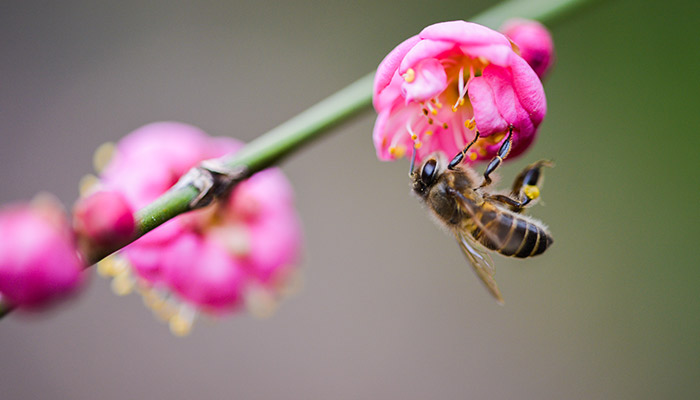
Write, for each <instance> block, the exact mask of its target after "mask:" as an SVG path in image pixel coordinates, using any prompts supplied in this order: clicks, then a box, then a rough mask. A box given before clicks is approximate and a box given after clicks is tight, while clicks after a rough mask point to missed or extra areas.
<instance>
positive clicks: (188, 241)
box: [98, 122, 301, 335]
mask: <svg viewBox="0 0 700 400" xmlns="http://www.w3.org/2000/svg"><path fill="white" fill-rule="evenodd" d="M240 147H241V143H240V142H238V141H236V140H234V139H231V138H223V137H222V138H212V137H209V136H207V135H206V134H205V133H204V132H202V131H201V130H199V129H197V128H195V127H193V126H190V125H185V124H181V123H174V122H161V123H154V124H150V125H146V126H144V127H142V128H139V129H137V130H136V131H134V132H132V133H131V134H129V135H128V136H126V137H125V138H124V139H123V140H122V141H121V142H119V143H118V144H117V145H116V148H115V151H114V154H113V158H112V159H111V161H110V162H109V163H108V164H107V165H106V166H105V168H104V170H103V171H102V173H101V176H100V183H99V187H100V189H101V190H109V191H116V192H119V193H121V194H122V195H123V196H124V198H125V199H126V200H127V202H128V203H129V205H130V206H131V207H132V208H133V209H139V208H141V207H143V206H145V205H147V204H149V203H150V202H152V201H153V200H155V199H156V198H157V197H158V196H160V195H161V194H162V193H163V192H165V191H166V190H167V189H169V188H170V187H171V186H172V185H173V184H174V183H175V182H176V181H177V180H178V179H179V177H180V176H181V175H183V174H184V173H185V172H187V171H188V170H189V169H190V168H191V167H193V166H195V165H196V164H198V163H199V162H201V161H202V160H205V159H211V158H216V157H220V156H223V155H225V154H229V153H232V152H235V151H236V150H238V149H239V148H240ZM300 249H301V228H300V222H299V219H298V216H297V214H296V210H295V208H294V196H293V192H292V188H291V185H290V184H289V183H288V181H287V180H286V178H285V177H284V175H283V174H282V172H281V171H280V170H279V169H276V168H272V169H267V170H264V171H261V172H258V173H256V174H254V175H253V176H251V177H250V178H249V179H247V180H245V181H243V182H241V183H239V184H238V185H237V186H236V187H235V188H234V189H233V191H232V193H231V194H230V195H229V196H228V197H226V198H225V199H223V200H220V201H219V202H218V203H216V204H214V205H213V206H210V207H207V208H204V209H200V210H196V211H193V212H190V213H187V214H185V215H181V216H179V217H177V218H174V219H172V220H170V221H168V222H166V223H164V224H163V225H161V226H160V227H158V228H156V229H155V230H154V231H152V232H149V233H148V234H147V235H145V236H143V237H142V238H140V239H138V240H137V241H135V242H134V243H132V244H130V245H129V246H127V247H126V248H124V249H123V250H122V251H121V252H120V253H119V255H118V256H117V257H110V258H109V259H107V260H106V261H103V262H101V263H100V264H98V271H99V272H100V273H101V274H103V275H108V276H110V277H112V278H113V280H112V287H113V289H114V291H115V292H117V293H118V294H126V293H128V292H130V291H132V289H136V290H138V292H139V293H141V294H142V295H143V298H144V302H145V303H146V305H147V306H149V307H150V308H151V309H152V310H153V311H154V312H155V313H156V315H157V316H159V317H160V318H162V319H164V320H166V321H168V322H169V324H170V328H171V331H172V332H173V333H175V334H178V335H182V334H186V333H188V332H189V330H190V328H191V325H192V322H193V320H194V318H195V316H196V315H197V314H199V313H206V314H209V315H221V314H227V313H231V312H234V311H236V310H238V309H239V308H240V307H241V306H243V305H246V306H248V308H249V309H251V310H253V311H255V310H258V311H260V310H262V311H261V312H259V313H258V314H267V313H269V309H270V308H271V307H273V306H275V305H276V303H277V301H278V300H279V299H280V298H281V297H283V294H284V293H285V291H286V289H287V288H288V287H289V286H290V285H291V283H293V282H292V281H293V278H294V277H295V272H296V266H297V265H298V262H299V258H300V253H301V250H300Z"/></svg>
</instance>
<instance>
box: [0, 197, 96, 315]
mask: <svg viewBox="0 0 700 400" xmlns="http://www.w3.org/2000/svg"><path fill="white" fill-rule="evenodd" d="M0 238H2V239H1V240H0V293H2V297H3V298H6V299H7V300H8V301H9V302H10V303H11V304H12V305H13V306H16V307H19V308H26V309H37V308H40V307H43V306H47V305H49V304H50V303H51V302H53V301H55V300H58V299H60V298H63V297H65V296H66V295H68V294H70V293H72V292H73V291H74V290H75V289H76V288H77V287H78V286H79V284H80V283H81V282H82V279H81V271H82V270H83V268H84V265H83V263H82V262H81V261H80V259H79V258H78V253H77V250H76V246H75V242H74V240H73V234H72V231H71V229H70V225H69V223H68V219H67V218H66V216H65V213H64V212H63V209H62V207H61V205H60V203H59V202H58V200H57V199H55V198H54V197H53V196H51V195H39V196H37V197H36V198H35V199H34V201H33V202H32V203H31V204H17V205H13V206H8V207H6V208H5V209H3V210H2V211H0Z"/></svg>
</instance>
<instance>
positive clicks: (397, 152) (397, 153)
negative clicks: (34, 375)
mask: <svg viewBox="0 0 700 400" xmlns="http://www.w3.org/2000/svg"><path fill="white" fill-rule="evenodd" d="M389 154H391V155H392V156H394V157H396V158H401V157H403V156H404V154H406V149H405V148H404V147H403V146H391V147H389Z"/></svg>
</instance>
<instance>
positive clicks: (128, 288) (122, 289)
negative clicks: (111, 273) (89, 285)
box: [111, 271, 134, 296]
mask: <svg viewBox="0 0 700 400" xmlns="http://www.w3.org/2000/svg"><path fill="white" fill-rule="evenodd" d="M111 287H112V292H114V294H116V295H117V296H126V295H127V294H129V293H131V292H132V291H133V290H134V278H132V277H131V274H129V273H128V272H127V271H125V272H122V273H120V274H119V275H117V276H116V277H114V279H112V284H111Z"/></svg>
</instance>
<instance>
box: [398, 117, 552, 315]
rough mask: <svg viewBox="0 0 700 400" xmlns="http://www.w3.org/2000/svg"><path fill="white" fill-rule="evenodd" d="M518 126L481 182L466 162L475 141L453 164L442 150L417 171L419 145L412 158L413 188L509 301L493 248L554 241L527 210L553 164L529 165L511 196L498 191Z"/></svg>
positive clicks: (508, 252)
mask: <svg viewBox="0 0 700 400" xmlns="http://www.w3.org/2000/svg"><path fill="white" fill-rule="evenodd" d="M512 135H513V128H512V127H510V129H509V133H508V137H507V138H506V140H505V142H504V143H503V145H502V146H501V147H500V149H499V151H498V153H497V156H496V157H494V158H493V159H492V160H491V162H490V163H489V164H488V166H487V167H486V170H485V172H484V175H483V179H482V182H481V184H477V182H478V181H479V177H478V175H477V173H476V172H475V171H474V170H473V169H472V168H470V167H468V166H466V165H460V164H461V162H462V160H463V159H464V157H465V155H466V154H467V151H468V150H469V148H470V147H471V146H472V145H473V144H474V143H475V142H476V141H477V140H478V138H479V133H478V132H477V133H476V137H475V138H474V140H473V141H472V142H471V143H470V144H469V145H467V147H466V148H465V149H464V150H462V151H461V152H460V153H458V154H457V155H456V156H455V157H454V158H453V159H452V161H451V162H450V163H447V162H446V161H447V160H446V159H445V156H444V155H443V154H442V153H435V154H433V155H432V156H430V157H428V158H427V159H426V160H425V161H423V163H422V164H421V165H420V167H419V168H418V169H416V170H414V165H415V153H416V152H415V149H414V151H413V153H414V154H413V159H412V160H411V170H410V173H409V176H410V178H411V187H412V189H413V192H414V193H415V194H416V195H417V196H418V197H419V198H420V199H421V201H422V202H423V203H424V204H425V205H426V206H427V208H428V209H429V210H430V211H431V213H432V214H433V215H434V216H435V218H436V220H437V221H438V222H439V223H440V224H442V225H444V226H445V227H446V228H447V229H449V230H450V231H451V232H452V233H453V234H454V235H455V238H456V239H457V242H458V243H459V245H460V247H461V249H462V251H463V252H464V255H465V256H466V257H467V259H468V260H469V262H470V264H471V265H472V267H473V268H474V271H475V272H476V274H477V276H478V277H479V278H480V279H481V280H482V281H483V282H484V284H485V285H486V287H487V288H488V290H489V291H490V292H491V294H492V295H493V296H494V297H495V298H496V300H497V301H498V302H499V303H500V304H503V297H502V295H501V292H500V290H499V289H498V286H497V285H496V281H495V280H494V267H493V261H492V260H491V256H490V255H489V254H488V252H487V249H488V250H491V251H495V252H498V253H500V254H503V255H505V256H512V257H518V258H526V257H533V256H536V255H539V254H542V253H543V252H544V251H545V250H547V248H549V246H551V245H552V243H553V239H552V236H551V234H550V233H549V231H548V229H547V227H546V226H545V225H544V224H543V223H542V222H540V221H538V220H536V219H533V218H531V217H528V216H525V215H523V214H521V213H522V212H523V211H524V209H525V208H526V207H528V206H530V205H532V204H534V202H535V200H537V199H538V197H539V187H540V186H541V184H542V180H543V174H542V168H543V167H551V166H553V164H552V163H551V162H550V161H547V160H541V161H538V162H535V163H533V164H530V165H529V166H527V167H526V168H525V169H524V170H523V171H522V172H521V173H520V174H519V175H518V176H517V177H516V179H515V181H514V182H513V186H512V190H511V193H510V194H509V195H504V194H492V193H490V192H489V190H487V187H488V186H489V185H490V184H491V178H490V177H489V175H490V174H491V173H492V172H493V171H494V170H495V169H496V168H497V167H498V166H499V165H500V164H501V162H502V161H503V159H504V158H505V157H506V156H507V155H508V152H510V148H511V144H512Z"/></svg>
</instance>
